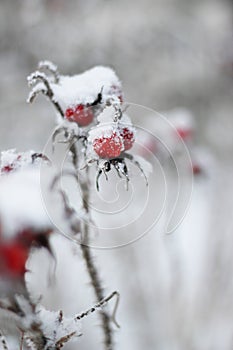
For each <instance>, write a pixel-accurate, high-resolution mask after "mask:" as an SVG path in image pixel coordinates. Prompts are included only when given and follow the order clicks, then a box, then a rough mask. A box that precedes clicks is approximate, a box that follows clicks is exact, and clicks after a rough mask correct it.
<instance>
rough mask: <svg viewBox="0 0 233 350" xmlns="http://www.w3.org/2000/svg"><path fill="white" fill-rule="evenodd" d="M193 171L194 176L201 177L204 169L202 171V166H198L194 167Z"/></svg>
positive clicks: (194, 165)
mask: <svg viewBox="0 0 233 350" xmlns="http://www.w3.org/2000/svg"><path fill="white" fill-rule="evenodd" d="M192 171H193V175H199V174H201V173H202V169H201V167H200V165H198V164H193V165H192Z"/></svg>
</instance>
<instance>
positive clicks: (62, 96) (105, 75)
mask: <svg viewBox="0 0 233 350" xmlns="http://www.w3.org/2000/svg"><path fill="white" fill-rule="evenodd" d="M51 88H52V90H53V92H54V100H56V101H58V102H59V103H60V104H61V106H62V107H63V108H67V107H73V106H74V105H77V104H88V103H92V102H94V101H95V100H96V98H97V96H98V94H99V93H100V92H101V89H102V88H103V91H102V95H103V101H106V100H107V99H108V98H110V97H111V96H112V95H114V94H116V91H121V83H120V81H119V79H118V77H117V75H116V74H115V72H114V71H113V70H112V69H111V68H108V67H102V66H97V67H94V68H92V69H89V70H87V71H86V72H84V73H82V74H78V75H74V76H61V77H60V81H59V83H58V84H53V83H51ZM115 90H116V91H115Z"/></svg>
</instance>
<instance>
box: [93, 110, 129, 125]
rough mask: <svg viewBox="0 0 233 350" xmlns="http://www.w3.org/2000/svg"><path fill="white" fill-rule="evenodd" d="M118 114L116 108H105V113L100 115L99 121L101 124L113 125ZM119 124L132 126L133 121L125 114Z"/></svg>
mask: <svg viewBox="0 0 233 350" xmlns="http://www.w3.org/2000/svg"><path fill="white" fill-rule="evenodd" d="M119 107H120V106H119ZM116 113H117V111H116V109H115V108H114V106H109V107H105V108H104V110H103V112H102V113H100V114H99V115H98V117H97V121H98V122H99V123H101V124H102V123H103V124H104V123H105V124H106V123H112V122H113V120H114V118H115V116H116ZM119 122H120V123H122V124H123V123H124V124H128V125H132V122H131V119H130V117H129V116H128V115H127V114H123V115H122V117H121V119H120V121H119Z"/></svg>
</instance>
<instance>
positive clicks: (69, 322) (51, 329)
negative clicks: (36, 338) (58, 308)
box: [38, 306, 82, 349]
mask: <svg viewBox="0 0 233 350" xmlns="http://www.w3.org/2000/svg"><path fill="white" fill-rule="evenodd" d="M38 320H39V321H40V322H41V330H42V332H43V334H44V336H45V337H46V339H47V344H46V349H49V348H55V344H56V342H57V341H59V340H60V339H61V338H63V337H66V336H68V335H71V333H73V335H72V337H71V338H70V340H69V342H72V341H77V337H80V336H81V335H82V333H81V322H80V321H78V320H75V319H74V318H71V317H69V318H67V317H64V316H63V318H62V321H61V322H59V312H54V311H48V310H46V309H45V308H44V307H42V306H40V307H39V308H38Z"/></svg>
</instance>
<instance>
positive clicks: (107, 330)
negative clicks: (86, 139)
mask: <svg viewBox="0 0 233 350" xmlns="http://www.w3.org/2000/svg"><path fill="white" fill-rule="evenodd" d="M70 151H71V152H72V160H73V164H74V167H75V169H76V170H78V155H77V150H76V147H75V144H73V145H72V146H71V148H70ZM79 184H80V188H81V191H82V201H83V208H84V210H85V212H86V214H87V216H89V215H90V208H89V197H90V194H89V189H90V186H89V172H88V167H87V168H86V174H85V177H84V179H81V180H80V182H79ZM89 233H90V232H89V224H88V222H87V221H85V222H84V227H83V237H84V240H85V243H81V245H80V246H81V250H82V254H83V258H84V260H85V263H86V267H87V271H88V273H89V276H90V278H91V284H92V286H93V288H94V291H95V295H96V298H97V301H98V302H101V301H102V300H103V299H104V288H103V287H102V283H101V279H100V276H99V272H98V269H97V267H96V265H95V263H94V259H93V256H92V253H91V249H90V247H89ZM100 316H101V321H102V328H103V331H104V337H105V338H104V345H105V350H113V339H112V338H113V336H112V328H111V317H110V316H109V314H108V313H107V312H106V311H104V310H101V311H100Z"/></svg>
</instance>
